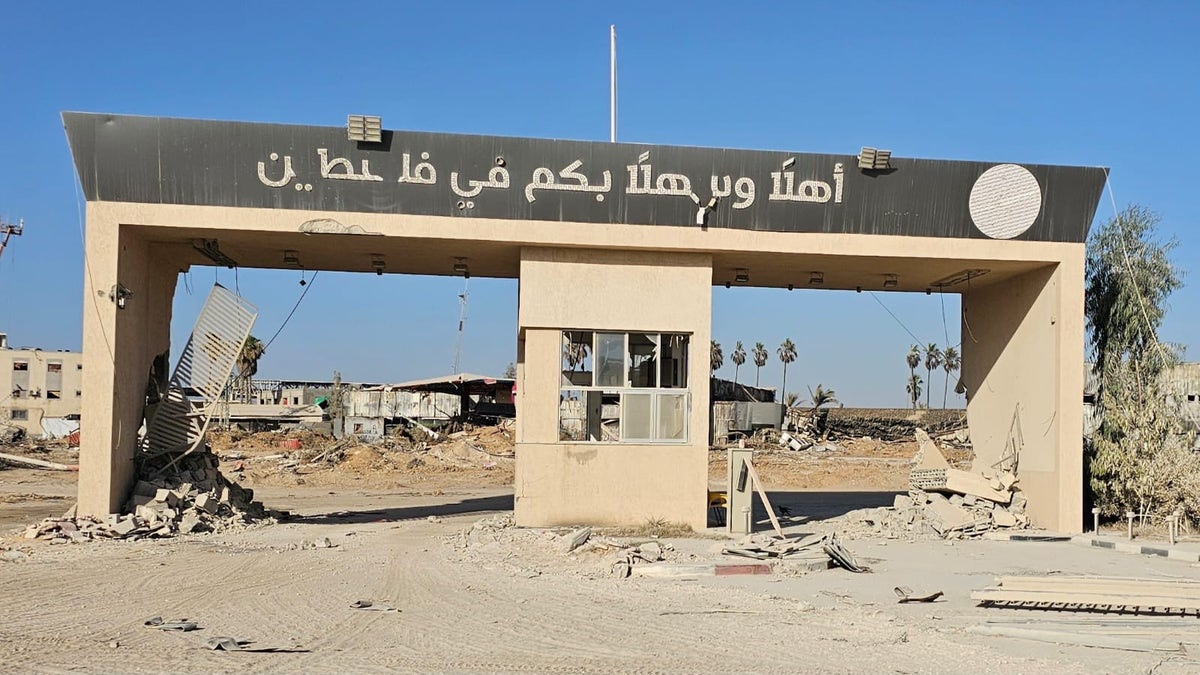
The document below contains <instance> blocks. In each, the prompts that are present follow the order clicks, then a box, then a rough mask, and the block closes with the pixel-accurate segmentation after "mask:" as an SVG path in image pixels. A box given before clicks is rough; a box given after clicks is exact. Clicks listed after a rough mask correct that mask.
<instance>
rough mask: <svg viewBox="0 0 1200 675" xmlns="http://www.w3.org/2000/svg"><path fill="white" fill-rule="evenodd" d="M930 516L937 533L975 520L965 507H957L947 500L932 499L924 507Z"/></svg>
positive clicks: (951, 529)
mask: <svg viewBox="0 0 1200 675" xmlns="http://www.w3.org/2000/svg"><path fill="white" fill-rule="evenodd" d="M926 512H927V513H929V514H930V515H931V516H932V517H931V519H930V520H931V524H932V525H933V527H934V529H935V530H937V532H938V533H939V534H943V535H944V534H946V533H947V532H951V531H955V530H958V529H961V528H963V527H965V526H967V525H969V524H971V523H972V522H974V521H975V516H974V515H973V514H972V513H971V512H970V511H967V510H966V509H963V508H959V507H957V506H955V505H953V504H951V503H950V502H949V501H944V500H936V499H935V500H933V501H931V502H930V503H929V506H928V507H926Z"/></svg>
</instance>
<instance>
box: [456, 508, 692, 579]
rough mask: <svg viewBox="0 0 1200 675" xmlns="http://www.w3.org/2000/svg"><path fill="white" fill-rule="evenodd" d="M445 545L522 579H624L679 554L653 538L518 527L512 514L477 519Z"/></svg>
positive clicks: (469, 560) (460, 556)
mask: <svg viewBox="0 0 1200 675" xmlns="http://www.w3.org/2000/svg"><path fill="white" fill-rule="evenodd" d="M443 541H444V543H445V544H446V545H447V546H448V547H450V549H451V550H452V551H453V552H454V554H455V557H456V558H457V559H458V560H459V561H461V562H467V563H470V564H475V565H485V566H497V567H503V568H506V569H508V570H509V571H511V572H513V573H515V574H520V575H524V576H536V575H540V574H541V573H542V571H543V570H548V569H553V570H555V571H558V572H565V573H567V574H573V575H575V576H580V577H586V578H605V577H614V576H615V577H617V578H620V579H623V578H626V577H628V576H630V574H631V570H632V569H633V568H634V567H636V566H638V565H642V564H646V563H654V562H660V561H663V560H666V559H667V556H668V555H669V554H673V553H674V551H675V549H674V547H673V546H672V545H671V544H669V543H666V542H663V541H660V540H658V539H655V538H641V539H637V540H633V541H624V540H622V539H617V538H613V537H608V536H603V535H598V534H594V533H593V531H592V528H590V527H583V528H579V529H574V530H569V531H555V530H551V529H533V528H518V527H516V526H515V523H514V521H513V516H512V514H498V515H495V516H492V517H490V518H484V519H482V520H478V521H476V522H475V523H473V524H472V525H471V526H470V527H469V528H467V529H464V530H462V531H460V532H458V533H456V534H453V535H449V536H447V537H445V538H444V539H443Z"/></svg>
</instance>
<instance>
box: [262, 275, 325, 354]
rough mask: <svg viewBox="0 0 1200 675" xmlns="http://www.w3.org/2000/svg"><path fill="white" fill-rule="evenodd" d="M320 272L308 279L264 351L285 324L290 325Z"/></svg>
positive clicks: (264, 346) (264, 349)
mask: <svg viewBox="0 0 1200 675" xmlns="http://www.w3.org/2000/svg"><path fill="white" fill-rule="evenodd" d="M318 274H320V272H319V271H318V272H313V275H312V277H311V278H310V279H309V280H308V285H307V286H305V287H304V290H303V291H301V293H300V297H299V299H297V300H296V304H295V305H292V311H290V312H288V315H287V318H286V319H284V320H283V323H282V324H280V325H279V330H277V331H275V334H274V335H272V336H271V339H270V340H267V344H265V345H263V351H266V350H267V347H270V346H271V343H272V342H274V341H275V338H277V337H279V334H280V333H282V332H283V328H284V326H286V325H288V322H289V321H291V320H292V315H293V314H295V313H296V310H297V309H299V308H300V303H301V302H304V296H306V295H308V291H309V290H310V289H311V288H312V287H313V283H314V282H316V280H317V275H318Z"/></svg>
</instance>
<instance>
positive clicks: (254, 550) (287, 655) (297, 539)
mask: <svg viewBox="0 0 1200 675" xmlns="http://www.w3.org/2000/svg"><path fill="white" fill-rule="evenodd" d="M257 452H258V454H259V455H262V454H264V453H267V454H270V453H271V452H274V451H273V450H272V448H271V446H269V445H268V446H267V447H266V448H263V449H262V450H261V451H257ZM848 452H849V451H848ZM864 452H865V451H864ZM393 454H394V453H387V452H384V453H381V455H382V456H383V457H384V460H378V461H392V463H393V464H394V463H395V462H394V460H395V459H396V457H392V455H393ZM896 454H902V453H901V452H900V451H899V450H897V451H896ZM845 456H846V457H853V455H851V454H847V455H845ZM389 457H392V460H388V458H389ZM772 457H773V456H772ZM798 459H799V458H793V460H798ZM881 459H889V458H887V457H883V458H881ZM893 459H894V458H893ZM786 460H787V457H786V456H781V457H773V458H772V459H771V460H769V461H767V459H766V456H764V461H763V464H764V465H769V464H772V463H779V465H780V466H783V467H785V468H788V467H791V468H792V469H795V474H794V475H795V476H801V475H821V476H824V475H836V474H837V472H838V471H840V470H841V469H840V468H839V467H840V466H841V465H842V464H845V465H847V466H853V467H854V471H856V472H857V471H858V470H859V468H860V467H861V466H862V465H863V462H855V461H846V460H814V462H815V463H814V464H813V466H807V467H804V468H803V469H796V468H795V465H793V464H788V463H787V462H786ZM237 461H245V460H244V459H243V460H226V462H237ZM375 461H377V460H375V459H374V458H372V462H375ZM720 461H721V460H720V457H719V453H714V473H716V474H717V475H720V472H721V467H720V466H719V464H720ZM830 461H833V462H840V464H835V465H834V467H832V468H831V467H825V468H822V466H821V464H822V463H824V464H829V463H830ZM258 464H262V465H263V466H267V464H268V463H267V462H259V463H258ZM801 464H803V463H801ZM868 464H869V463H868ZM235 466H236V465H231V466H230V467H225V466H224V465H223V470H227V469H232V468H234V467H235ZM884 466H888V465H887V463H884ZM825 469H828V471H826V470H825ZM322 471H325V470H324V469H322ZM372 471H375V472H377V474H378V475H376V474H373V473H372ZM496 471H497V467H492V468H489V469H483V468H478V467H476V468H460V469H459V470H453V471H451V470H446V471H440V470H439V471H434V472H432V473H426V474H419V473H405V471H402V470H399V469H396V470H384V469H380V468H376V469H374V470H366V469H364V472H365V473H364V475H360V476H359V477H358V478H354V477H353V476H340V477H339V476H335V475H333V474H335V473H337V472H329V473H330V475H328V476H325V477H324V478H322V479H320V480H317V481H309V480H307V478H308V477H306V476H304V475H300V476H299V479H300V480H304V482H303V483H297V482H296V480H297V477H296V476H295V475H294V474H291V473H290V472H286V471H285V472H283V474H286V475H281V472H280V471H279V470H268V469H265V468H264V469H262V470H261V471H260V469H258V468H251V463H247V464H246V465H245V468H244V469H243V472H242V473H243V474H244V476H245V480H246V483H247V485H248V486H250V487H254V488H256V493H257V496H258V498H260V499H262V500H263V501H265V502H266V503H267V504H268V506H270V507H272V508H276V509H285V510H289V511H291V512H293V513H294V514H295V515H296V517H295V518H294V519H293V520H292V521H290V522H284V523H280V524H276V525H271V526H265V527H252V528H250V529H247V530H244V531H241V532H236V533H228V534H219V535H213V534H210V535H191V536H184V537H178V538H174V539H168V540H153V541H149V540H147V541H137V542H128V541H127V542H118V541H102V542H95V543H90V544H83V545H76V544H70V545H50V544H48V543H46V542H40V541H38V542H27V541H24V540H16V539H13V538H12V535H13V534H14V533H15V531H16V529H17V528H18V527H19V526H21V525H23V524H25V523H28V522H31V521H33V520H36V519H37V518H38V517H40V516H42V515H48V514H59V513H61V512H62V511H64V510H66V508H67V507H68V506H69V505H70V503H71V501H70V495H71V494H72V493H73V491H74V485H73V474H66V473H54V472H45V471H33V470H24V469H7V470H2V471H0V535H4V536H5V537H6V538H5V539H4V541H3V542H2V543H3V544H4V545H7V546H16V547H17V549H18V550H21V551H23V552H25V553H26V554H27V555H26V557H24V558H22V559H20V560H17V561H0V608H2V609H0V672H4V673H9V672H11V673H29V672H37V673H61V672H78V671H82V672H97V673H110V672H111V673H126V672H129V673H134V672H137V673H173V672H185V671H186V672H204V673H208V672H212V673H224V672H249V673H255V672H262V673H308V672H326V671H338V672H349V673H370V672H380V673H383V672H402V673H403V672H422V673H424V672H448V673H474V672H502V673H507V672H512V673H518V672H537V673H615V672H620V673H701V672H703V673H717V672H745V673H797V672H806V673H807V672H811V673H945V672H955V673H993V672H1003V673H1054V674H1056V675H1060V674H1067V673H1129V672H1149V671H1151V670H1153V672H1155V673H1159V674H1163V673H1188V672H1200V662H1196V661H1192V660H1189V659H1188V658H1187V657H1186V656H1181V655H1166V654H1146V653H1133V652H1119V651H1112V650H1101V649H1089V648H1082V647H1063V646H1057V645H1052V644H1041V643H1033V642H1025V641H1020V640H1014V639H1006V638H994V637H984V636H977V635H974V634H970V633H968V632H967V629H968V628H969V627H970V626H973V625H977V624H979V623H981V622H983V621H986V620H1003V619H1009V620H1027V619H1033V620H1038V619H1039V618H1043V617H1045V618H1049V617H1051V616H1053V614H1054V613H1045V612H1036V613H1035V612H1029V611H1024V610H1003V609H986V608H980V607H977V606H975V605H974V603H972V602H971V601H970V599H969V594H970V591H971V590H972V589H975V588H982V587H984V586H986V585H989V584H990V583H992V581H993V578H994V577H995V576H996V575H999V574H1010V573H1035V574H1044V573H1054V572H1062V573H1090V574H1108V575H1119V576H1161V577H1162V578H1171V577H1186V578H1197V577H1200V568H1198V567H1197V566H1195V565H1189V564H1187V563H1183V562H1179V561H1175V560H1160V559H1149V558H1145V557H1140V556H1133V555H1127V554H1121V553H1116V552H1112V551H1104V550H1097V549H1088V548H1083V547H1079V546H1075V545H1071V544H1062V543H1060V544H1031V543H1008V542H1003V543H1002V542H993V541H971V542H956V543H954V544H953V545H948V544H944V543H941V542H936V543H930V542H923V543H902V542H897V541H890V542H889V541H880V540H866V541H855V542H852V544H851V545H852V546H853V550H854V551H855V553H856V554H857V555H858V557H859V558H860V560H863V561H866V562H867V563H869V564H870V565H871V566H872V568H873V572H872V573H870V574H864V575H854V574H850V573H848V572H845V571H842V570H826V571H820V572H809V573H799V572H797V571H795V570H790V569H786V568H785V569H781V570H779V572H780V573H777V574H774V575H771V576H759V577H709V578H698V579H642V578H630V579H616V578H614V577H612V576H611V575H609V574H608V573H607V569H608V563H609V560H608V559H607V558H604V557H603V556H600V555H598V554H597V555H591V554H587V555H584V554H580V555H566V554H564V553H563V552H562V550H561V548H560V546H559V539H558V536H557V534H555V533H550V532H544V531H536V530H534V531H531V530H520V529H516V528H506V529H501V530H497V531H495V532H493V531H491V530H482V531H477V532H476V533H475V534H473V535H471V536H469V537H467V536H464V535H463V534H462V533H463V532H464V531H467V530H469V529H470V528H471V526H472V523H475V522H476V521H479V520H480V519H483V518H488V517H492V516H494V515H495V514H503V513H505V512H507V511H508V510H510V509H511V506H512V492H511V489H510V488H508V487H505V486H503V485H494V484H490V483H487V482H486V481H494V480H497V479H496V476H497V475H500V474H497V473H496ZM889 471H890V469H889ZM897 471H898V472H899V473H900V474H901V475H902V474H903V472H904V471H906V469H904V468H900V469H897ZM301 473H302V474H303V471H302V472H301ZM350 473H353V472H350ZM786 473H787V472H786V471H784V469H780V470H779V471H776V472H774V473H773V474H771V475H775V476H777V477H778V476H783V475H785V474H786ZM881 475H887V476H890V475H891V474H890V473H885V474H881ZM256 476H257V477H258V479H257V480H256ZM289 476H290V477H289ZM472 480H483V481H485V483H484V484H483V485H479V486H474V487H471V486H468V485H467V483H469V482H471V481H472ZM765 480H767V481H768V482H769V481H770V480H771V479H765ZM797 480H800V479H797ZM830 480H832V479H830ZM888 480H891V478H888ZM785 482H786V481H783V480H782V479H781V480H780V481H779V483H780V484H782V483H785ZM862 482H863V483H864V484H863V485H857V484H853V483H852V484H849V485H846V484H841V485H834V484H832V483H830V484H816V485H812V486H810V487H813V488H819V489H810V490H806V491H789V490H782V489H778V488H780V485H779V484H776V485H773V487H775V488H777V489H776V491H774V492H773V494H772V499H773V501H775V502H776V503H777V504H786V505H788V506H789V508H791V510H792V511H793V513H797V514H803V515H802V516H799V517H796V518H793V519H790V520H789V521H788V522H789V523H790V530H791V531H792V532H794V533H801V532H815V531H821V529H822V522H821V519H823V518H828V517H832V516H837V515H840V514H842V513H845V512H846V511H848V510H850V509H853V508H859V507H863V506H873V505H878V504H886V503H890V501H891V495H892V494H894V493H893V492H890V491H888V490H886V489H884V488H887V487H888V486H889V485H890V483H888V484H883V485H881V484H879V483H877V482H876V483H873V484H866V483H871V481H870V480H867V479H865V478H864V479H863V481H862ZM315 483H319V484H315ZM380 483H382V484H380ZM843 483H844V482H843ZM839 487H840V488H841V489H835V488H839ZM14 495H19V496H14ZM30 495H33V496H32V497H31V496H30ZM326 537H327V538H328V539H329V540H330V542H331V543H332V547H331V548H317V549H313V548H306V547H305V543H306V542H311V541H314V540H318V539H321V538H326ZM667 541H668V543H669V544H671V548H672V549H673V550H671V551H670V552H669V554H668V559H669V560H670V561H672V562H681V563H693V562H731V561H733V560H731V559H729V558H728V557H722V556H721V555H720V553H719V551H720V548H721V546H722V545H723V544H724V543H725V541H724V540H722V535H721V534H720V533H719V532H717V531H710V532H708V533H703V536H698V537H693V538H687V539H671V540H667ZM897 585H906V586H911V587H913V588H914V589H916V590H918V591H922V590H942V591H944V592H945V593H946V598H945V600H944V601H942V602H938V603H935V604H930V605H899V604H897V603H896V601H895V596H894V595H893V594H892V591H891V589H892V587H894V586H897ZM356 600H371V601H373V602H375V603H383V604H386V605H390V606H393V607H395V608H398V609H399V610H401V611H399V612H386V613H385V612H371V611H363V610H355V609H351V608H350V604H351V603H352V602H354V601H356ZM156 615H157V616H162V617H164V618H167V619H177V618H185V617H186V618H188V619H190V620H193V621H195V622H197V623H198V624H199V625H200V627H201V630H199V631H194V632H189V633H165V632H161V631H157V630H153V629H149V628H146V627H144V626H143V625H142V622H143V621H144V620H145V619H146V618H148V617H151V616H156ZM1072 618H1075V617H1072ZM1173 632H1174V633H1176V634H1177V636H1178V637H1179V638H1181V639H1185V640H1187V641H1189V642H1191V643H1194V644H1193V648H1194V649H1196V645H1195V643H1200V620H1197V619H1195V618H1191V619H1182V618H1181V619H1179V626H1178V629H1177V630H1173ZM216 636H228V637H233V638H237V639H242V640H251V641H253V645H252V646H256V647H268V648H272V647H273V648H279V649H284V650H289V651H280V652H274V653H249V652H241V653H226V652H214V651H210V650H208V649H205V648H204V647H203V643H204V641H205V640H206V639H208V638H211V637H216Z"/></svg>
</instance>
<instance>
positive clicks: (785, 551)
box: [721, 532, 868, 572]
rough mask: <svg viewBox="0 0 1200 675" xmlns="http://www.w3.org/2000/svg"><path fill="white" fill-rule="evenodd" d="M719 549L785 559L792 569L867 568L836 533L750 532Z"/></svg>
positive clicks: (757, 557) (756, 557)
mask: <svg viewBox="0 0 1200 675" xmlns="http://www.w3.org/2000/svg"><path fill="white" fill-rule="evenodd" d="M721 552H722V553H724V554H725V555H733V556H740V557H743V558H753V559H755V560H766V559H768V558H776V559H779V560H781V561H786V565H787V568H788V569H789V570H790V571H793V572H795V571H801V572H810V571H817V570H823V569H829V568H830V566H832V565H837V566H838V567H843V568H845V569H847V570H850V571H851V572H866V571H868V570H867V568H866V567H863V566H862V565H860V564H858V561H857V560H856V559H855V558H854V555H853V554H852V553H850V551H849V550H848V549H846V547H845V546H843V545H842V543H841V541H840V540H839V539H838V535H837V533H836V532H832V533H829V534H812V535H808V536H806V537H802V538H800V539H793V538H790V537H779V536H775V535H768V534H752V535H749V536H747V537H745V538H744V539H743V540H742V541H741V542H740V544H739V545H737V546H726V547H725V548H724V549H722V551H721Z"/></svg>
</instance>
